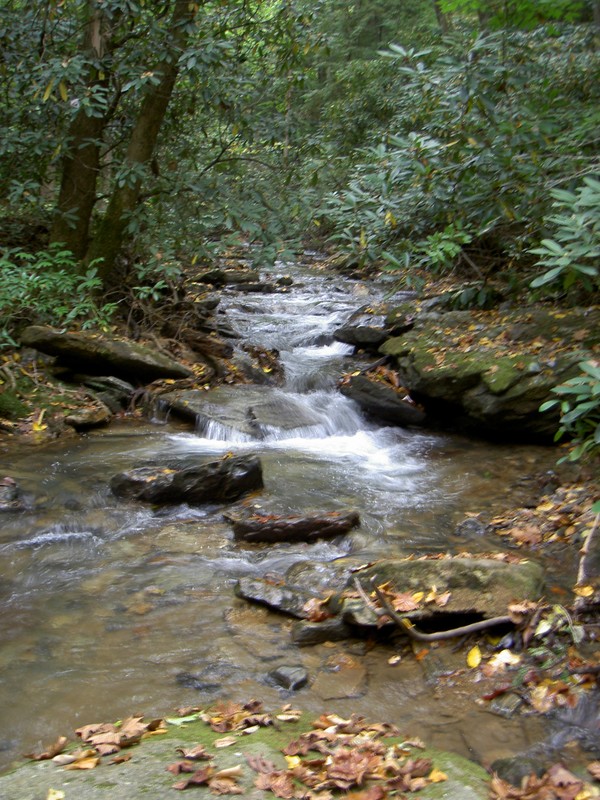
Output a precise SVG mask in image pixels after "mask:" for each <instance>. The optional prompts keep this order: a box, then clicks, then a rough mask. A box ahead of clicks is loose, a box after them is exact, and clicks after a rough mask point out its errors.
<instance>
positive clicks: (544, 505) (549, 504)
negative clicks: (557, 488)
mask: <svg viewBox="0 0 600 800" xmlns="http://www.w3.org/2000/svg"><path fill="white" fill-rule="evenodd" d="M553 508H554V503H553V502H552V501H551V500H546V502H545V503H540V504H539V506H538V507H537V508H536V511H552V509H553Z"/></svg>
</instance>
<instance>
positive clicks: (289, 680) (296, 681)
mask: <svg viewBox="0 0 600 800" xmlns="http://www.w3.org/2000/svg"><path fill="white" fill-rule="evenodd" d="M269 678H270V679H271V680H272V681H274V682H275V683H276V684H277V685H278V686H281V687H282V688H283V689H288V690H289V691H291V692H296V691H297V690H298V689H301V688H302V687H303V686H306V684H307V683H308V672H307V671H306V670H305V669H304V667H298V666H296V667H287V666H281V667H277V668H276V669H272V670H271V671H270V672H269Z"/></svg>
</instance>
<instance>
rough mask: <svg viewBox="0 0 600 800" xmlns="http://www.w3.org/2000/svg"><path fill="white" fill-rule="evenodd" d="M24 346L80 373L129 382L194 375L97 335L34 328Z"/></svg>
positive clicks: (125, 343)
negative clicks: (113, 377) (105, 376)
mask: <svg viewBox="0 0 600 800" xmlns="http://www.w3.org/2000/svg"><path fill="white" fill-rule="evenodd" d="M21 344H22V345H24V346H26V347H34V348H35V349H36V350H40V351H41V352H42V353H47V355H50V356H56V358H57V359H58V361H59V363H60V364H62V365H66V366H68V367H70V368H71V369H74V370H76V371H83V372H86V373H90V374H91V373H93V374H97V375H116V376H117V377H120V378H124V379H126V380H128V381H141V382H142V383H149V382H151V381H154V380H157V379H158V378H187V377H189V376H190V375H192V374H193V373H192V371H191V370H190V369H188V368H187V367H184V366H183V364H180V363H179V362H177V361H175V360H174V359H172V358H169V356H166V355H164V354H163V353H159V352H157V351H156V350H155V349H153V348H151V347H147V346H145V345H141V344H137V343H136V342H130V341H127V340H125V339H115V338H109V337H107V336H100V335H98V334H95V333H86V332H80V331H78V332H73V333H61V332H59V331H56V330H54V329H53V328H50V327H49V326H46V325H30V326H29V327H28V328H25V330H24V331H23V333H22V334H21Z"/></svg>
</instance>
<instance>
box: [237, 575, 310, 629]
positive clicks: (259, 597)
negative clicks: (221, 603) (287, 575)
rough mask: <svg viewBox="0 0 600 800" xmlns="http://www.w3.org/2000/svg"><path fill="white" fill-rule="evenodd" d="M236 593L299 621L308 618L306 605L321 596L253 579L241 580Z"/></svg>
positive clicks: (285, 585) (305, 590) (306, 590)
mask: <svg viewBox="0 0 600 800" xmlns="http://www.w3.org/2000/svg"><path fill="white" fill-rule="evenodd" d="M235 593H236V595H237V596H238V597H242V598H243V599H244V600H250V601H251V602H253V603H260V604H261V605H265V606H267V607H268V608H271V609H273V610H274V611H280V612H282V613H284V614H289V615H290V616H292V617H298V618H299V619H301V618H303V617H307V616H308V614H307V612H306V611H305V610H304V607H305V605H306V603H307V602H308V601H309V600H312V599H314V598H319V595H317V594H316V593H315V592H312V591H310V590H309V589H301V588H299V587H298V586H289V585H287V584H284V583H281V584H280V583H274V582H273V581H269V580H265V579H263V578H251V577H244V578H240V579H239V581H238V582H237V584H236V586H235ZM319 599H320V598H319Z"/></svg>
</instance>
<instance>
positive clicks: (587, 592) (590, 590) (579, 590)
mask: <svg viewBox="0 0 600 800" xmlns="http://www.w3.org/2000/svg"><path fill="white" fill-rule="evenodd" d="M573 593H574V594H576V595H577V596H578V597H592V596H593V594H594V587H593V586H589V585H587V586H576V587H575V588H574V589H573Z"/></svg>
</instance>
